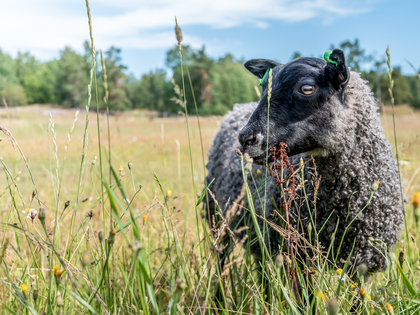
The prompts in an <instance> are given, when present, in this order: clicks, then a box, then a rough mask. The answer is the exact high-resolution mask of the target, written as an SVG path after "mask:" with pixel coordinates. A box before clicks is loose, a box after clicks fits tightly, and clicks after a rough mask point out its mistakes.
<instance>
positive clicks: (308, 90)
mask: <svg viewBox="0 0 420 315" xmlns="http://www.w3.org/2000/svg"><path fill="white" fill-rule="evenodd" d="M300 91H301V92H302V93H303V94H305V95H310V94H312V93H313V92H315V87H314V86H313V85H307V84H305V85H303V86H302V87H301V88H300Z"/></svg>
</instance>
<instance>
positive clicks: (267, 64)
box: [244, 59, 281, 79]
mask: <svg viewBox="0 0 420 315" xmlns="http://www.w3.org/2000/svg"><path fill="white" fill-rule="evenodd" d="M280 65H281V64H280V63H278V62H275V61H273V60H270V59H251V60H248V61H247V62H245V63H244V67H245V68H246V69H247V70H248V71H249V72H251V73H252V74H253V75H255V76H256V77H257V78H258V79H261V78H262V77H263V76H264V74H265V73H266V72H267V69H269V68H274V67H276V66H280Z"/></svg>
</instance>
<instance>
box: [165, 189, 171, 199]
mask: <svg viewBox="0 0 420 315" xmlns="http://www.w3.org/2000/svg"><path fill="white" fill-rule="evenodd" d="M171 196H172V190H170V189H168V190H167V191H166V197H168V198H170V197H171Z"/></svg>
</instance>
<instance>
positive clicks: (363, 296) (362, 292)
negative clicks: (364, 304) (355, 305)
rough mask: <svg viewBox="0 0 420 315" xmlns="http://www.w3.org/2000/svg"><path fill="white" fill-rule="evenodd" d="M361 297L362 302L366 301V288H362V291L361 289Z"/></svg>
mask: <svg viewBox="0 0 420 315" xmlns="http://www.w3.org/2000/svg"><path fill="white" fill-rule="evenodd" d="M360 296H361V297H362V300H364V299H365V297H366V291H365V289H364V288H361V289H360Z"/></svg>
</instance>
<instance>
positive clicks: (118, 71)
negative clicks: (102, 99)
mask: <svg viewBox="0 0 420 315" xmlns="http://www.w3.org/2000/svg"><path fill="white" fill-rule="evenodd" d="M105 66H106V74H107V83H108V92H109V98H108V105H109V109H110V110H125V109H130V108H131V107H132V103H131V101H130V98H129V97H128V76H127V75H126V74H125V73H124V71H125V70H126V69H127V67H126V66H124V65H122V64H121V49H119V48H116V47H114V46H112V47H111V48H110V49H109V50H107V51H106V52H105Z"/></svg>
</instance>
